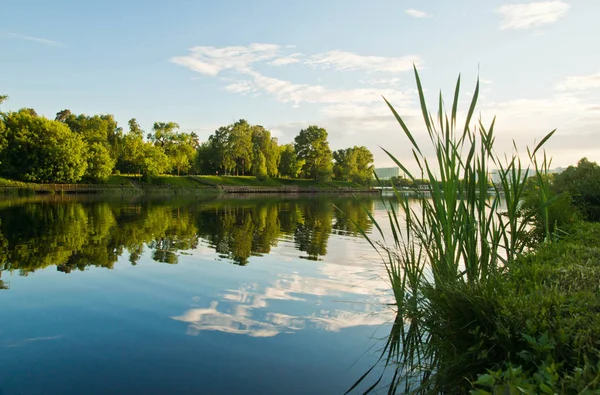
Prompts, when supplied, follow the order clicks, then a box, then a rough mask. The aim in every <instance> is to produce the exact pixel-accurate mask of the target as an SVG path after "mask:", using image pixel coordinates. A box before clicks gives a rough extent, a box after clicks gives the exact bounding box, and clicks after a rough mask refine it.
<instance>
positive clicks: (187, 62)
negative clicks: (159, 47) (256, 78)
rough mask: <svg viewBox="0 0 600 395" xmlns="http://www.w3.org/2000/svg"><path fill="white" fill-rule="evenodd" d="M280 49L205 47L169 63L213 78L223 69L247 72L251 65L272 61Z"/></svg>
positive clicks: (271, 45) (268, 47) (273, 47)
mask: <svg viewBox="0 0 600 395" xmlns="http://www.w3.org/2000/svg"><path fill="white" fill-rule="evenodd" d="M280 49H281V47H280V46H279V45H275V44H256V43H255V44H250V45H249V46H247V47H243V46H232V47H222V48H216V47H205V46H199V47H194V48H191V49H190V54H189V55H187V56H176V57H173V58H171V59H170V60H171V62H173V63H176V64H178V65H180V66H184V67H187V68H189V69H191V70H193V71H196V72H198V73H201V74H207V75H211V76H215V75H217V74H219V72H220V71H222V70H225V69H235V70H239V71H243V70H248V69H249V68H250V66H251V65H252V64H253V63H256V62H261V61H265V60H270V59H274V58H276V57H277V56H278V52H279V51H280Z"/></svg>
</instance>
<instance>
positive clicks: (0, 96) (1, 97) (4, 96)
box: [0, 95, 8, 104]
mask: <svg viewBox="0 0 600 395" xmlns="http://www.w3.org/2000/svg"><path fill="white" fill-rule="evenodd" d="M7 100H8V96H7V95H0V104H2V103H4V102H5V101H7Z"/></svg>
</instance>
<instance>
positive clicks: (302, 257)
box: [0, 196, 394, 395]
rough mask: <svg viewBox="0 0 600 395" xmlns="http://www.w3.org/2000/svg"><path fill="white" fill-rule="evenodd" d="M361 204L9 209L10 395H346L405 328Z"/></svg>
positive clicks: (2, 339) (3, 244)
mask: <svg viewBox="0 0 600 395" xmlns="http://www.w3.org/2000/svg"><path fill="white" fill-rule="evenodd" d="M361 204H362V205H364V206H365V207H367V208H368V209H369V210H370V211H372V212H373V213H374V215H375V216H376V217H379V218H382V219H383V218H384V214H385V212H384V211H383V208H382V206H381V204H380V203H378V202H376V201H374V200H372V199H371V198H361V202H360V203H359V202H357V201H356V200H355V199H354V198H352V197H348V198H341V197H332V196H329V197H312V198H294V197H259V198H237V199H229V200H225V199H213V200H208V201H206V200H188V201H184V200H148V199H136V200H121V199H112V200H98V199H74V198H68V197H53V198H50V199H33V200H3V201H0V255H1V261H0V270H1V271H0V275H1V277H0V280H1V282H0V286H1V287H4V288H8V289H5V290H0V394H2V395H10V394H99V393H115V394H130V393H140V394H166V393H172V394H175V393H176V394H188V393H286V394H293V393H296V394H308V393H331V394H339V393H344V392H345V391H346V390H347V389H348V388H349V387H350V386H351V385H352V384H353V383H354V381H355V380H356V379H357V378H358V377H360V375H362V373H364V372H365V371H366V370H367V369H368V368H370V367H371V366H372V364H373V363H374V362H375V360H376V358H377V357H378V355H379V354H378V350H379V349H380V347H381V342H380V340H379V339H381V338H384V337H385V336H386V335H387V334H388V333H389V329H390V326H391V324H392V321H393V319H394V314H393V313H392V312H391V311H390V310H389V308H387V307H386V306H384V303H386V302H388V301H389V300H390V297H389V292H388V290H387V287H386V285H385V282H384V281H383V280H382V272H381V269H382V267H381V264H380V263H379V260H378V258H377V257H376V255H375V253H374V252H373V250H372V248H371V247H370V246H369V244H368V243H367V242H366V241H365V240H364V239H363V238H362V236H360V235H359V233H358V231H357V229H355V227H354V226H353V224H352V221H350V218H351V219H352V220H354V221H356V222H357V223H358V224H360V225H361V226H362V227H363V228H364V229H367V233H371V232H372V231H373V229H372V226H371V224H370V222H369V218H368V216H367V214H366V213H365V212H364V210H363V209H362V207H361ZM334 205H335V206H336V207H338V208H339V209H340V210H341V211H343V212H344V213H345V214H342V212H341V211H340V210H338V209H336V208H335V207H334ZM369 384H370V383H369Z"/></svg>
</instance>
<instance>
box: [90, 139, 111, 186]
mask: <svg viewBox="0 0 600 395" xmlns="http://www.w3.org/2000/svg"><path fill="white" fill-rule="evenodd" d="M86 157H87V170H86V172H85V175H84V178H86V179H89V180H92V181H95V182H105V181H106V180H107V179H108V177H109V176H110V175H111V174H112V171H113V169H114V167H115V160H114V159H113V158H111V156H110V152H109V151H108V149H107V148H106V146H104V145H103V144H101V143H97V142H96V143H92V144H89V145H88V150H87V155H86Z"/></svg>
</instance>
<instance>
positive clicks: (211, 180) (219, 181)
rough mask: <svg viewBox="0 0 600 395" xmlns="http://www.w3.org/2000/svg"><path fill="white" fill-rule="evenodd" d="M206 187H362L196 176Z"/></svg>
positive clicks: (240, 177) (343, 183)
mask: <svg viewBox="0 0 600 395" xmlns="http://www.w3.org/2000/svg"><path fill="white" fill-rule="evenodd" d="M195 178H197V179H198V180H199V181H200V182H202V183H204V184H206V185H225V186H256V187H283V186H298V187H301V188H319V189H335V188H360V187H361V186H360V185H358V184H355V183H352V182H348V181H330V182H318V181H315V180H303V179H289V178H275V177H273V178H267V179H265V180H258V179H256V177H254V176H195Z"/></svg>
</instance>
